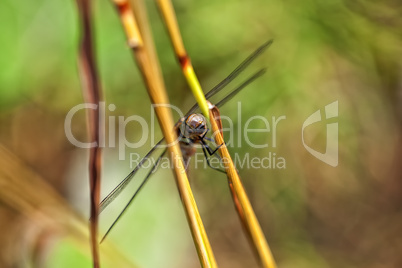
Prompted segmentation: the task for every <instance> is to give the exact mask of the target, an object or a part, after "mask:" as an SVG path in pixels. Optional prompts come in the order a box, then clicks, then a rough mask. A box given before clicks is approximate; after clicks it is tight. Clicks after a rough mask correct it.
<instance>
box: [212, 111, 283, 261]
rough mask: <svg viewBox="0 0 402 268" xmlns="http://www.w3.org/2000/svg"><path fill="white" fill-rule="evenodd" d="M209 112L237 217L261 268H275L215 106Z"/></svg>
mask: <svg viewBox="0 0 402 268" xmlns="http://www.w3.org/2000/svg"><path fill="white" fill-rule="evenodd" d="M209 112H210V118H211V121H210V122H211V126H212V130H213V138H214V140H215V142H216V144H222V145H221V146H220V147H219V153H220V155H221V157H222V162H223V164H224V166H225V171H226V174H227V177H228V180H229V186H230V187H231V190H232V195H233V199H234V203H235V205H236V209H237V211H238V213H239V216H240V218H241V220H242V221H243V224H244V226H245V228H246V229H247V232H248V234H249V235H250V236H251V240H252V242H253V245H254V246H255V249H256V251H257V253H258V255H259V258H260V261H261V263H262V265H263V267H265V268H276V264H275V260H274V258H273V256H272V253H271V250H270V249H269V246H268V243H267V241H266V239H265V236H264V233H263V232H262V230H261V226H260V224H259V222H258V220H257V217H256V216H255V213H254V211H253V208H252V207H251V204H250V201H249V199H248V196H247V193H246V191H245V189H244V187H243V184H242V182H241V180H240V177H239V174H238V173H237V170H236V167H235V166H234V163H233V160H232V158H231V156H230V154H229V151H228V149H227V147H226V144H225V141H224V140H223V136H222V123H221V121H220V118H219V110H218V108H217V107H216V106H214V105H212V104H209Z"/></svg>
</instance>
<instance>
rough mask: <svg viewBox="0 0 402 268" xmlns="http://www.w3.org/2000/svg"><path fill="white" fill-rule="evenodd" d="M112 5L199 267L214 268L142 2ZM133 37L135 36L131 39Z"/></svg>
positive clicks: (124, 2)
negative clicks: (162, 141) (164, 146)
mask: <svg viewBox="0 0 402 268" xmlns="http://www.w3.org/2000/svg"><path fill="white" fill-rule="evenodd" d="M114 3H115V4H116V7H117V9H118V11H119V13H120V17H121V20H122V24H123V26H124V29H125V31H126V35H127V38H128V41H129V42H128V44H129V45H130V47H131V48H132V50H133V53H134V57H135V59H136V62H137V65H138V67H139V69H140V71H141V74H142V76H143V79H144V82H145V84H146V86H147V90H148V94H149V96H150V98H151V101H152V103H154V104H156V106H155V107H154V108H155V112H156V114H157V117H158V121H159V124H160V126H161V128H162V132H163V134H164V136H165V138H166V142H167V143H168V144H169V145H170V146H169V147H168V150H169V153H170V157H171V161H172V163H173V167H174V174H175V178H176V183H177V186H178V190H179V193H180V197H181V199H182V203H183V206H184V208H185V212H186V216H187V220H188V222H189V225H190V229H191V233H192V236H193V240H194V243H195V246H196V249H197V253H198V256H199V258H200V262H201V265H202V267H217V265H216V262H215V258H214V255H213V252H212V249H211V246H210V244H209V241H208V238H207V235H206V232H205V229H204V225H203V223H202V220H201V217H200V214H199V212H198V208H197V205H196V203H195V200H194V196H193V194H192V191H191V188H190V184H189V182H188V178H187V174H186V172H185V167H184V163H183V160H182V156H181V151H180V148H179V146H178V143H177V137H176V133H175V132H174V131H173V126H174V122H173V117H172V114H171V110H170V108H169V107H168V105H169V100H168V97H167V94H166V90H165V86H164V82H163V79H162V75H161V71H160V67H159V63H158V60H157V57H156V53H155V48H154V47H153V40H152V36H151V34H150V30H149V26H148V22H147V21H148V20H147V17H146V10H145V6H144V3H143V2H142V1H133V7H134V8H133V11H134V13H133V12H132V9H131V8H130V4H129V2H128V1H127V0H123V1H120V0H114ZM136 21H138V26H139V27H138V26H137V25H131V24H136ZM132 29H139V32H138V33H136V31H132ZM136 34H139V35H138V36H135V35H136ZM133 40H135V42H133ZM139 40H141V41H139Z"/></svg>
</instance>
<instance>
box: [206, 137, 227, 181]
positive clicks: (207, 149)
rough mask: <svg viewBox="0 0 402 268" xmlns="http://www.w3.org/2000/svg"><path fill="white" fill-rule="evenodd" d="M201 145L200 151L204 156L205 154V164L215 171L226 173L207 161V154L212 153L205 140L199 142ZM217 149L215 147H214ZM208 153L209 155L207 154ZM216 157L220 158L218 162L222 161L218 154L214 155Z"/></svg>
mask: <svg viewBox="0 0 402 268" xmlns="http://www.w3.org/2000/svg"><path fill="white" fill-rule="evenodd" d="M201 145H202V146H201V147H202V151H203V153H204V156H205V160H206V161H207V164H208V166H209V167H210V168H212V169H215V170H217V171H219V172H222V173H225V174H226V171H224V170H222V169H219V168H216V167H214V166H212V165H211V162H210V161H209V156H212V155H213V154H214V153H212V154H211V148H209V146H208V145H207V144H206V143H205V142H201ZM218 148H219V147H218ZM216 150H217V149H216ZM216 150H215V151H214V152H216ZM208 154H209V156H208ZM216 156H217V157H218V158H219V160H220V162H221V163H222V159H221V158H220V157H219V156H218V155H216Z"/></svg>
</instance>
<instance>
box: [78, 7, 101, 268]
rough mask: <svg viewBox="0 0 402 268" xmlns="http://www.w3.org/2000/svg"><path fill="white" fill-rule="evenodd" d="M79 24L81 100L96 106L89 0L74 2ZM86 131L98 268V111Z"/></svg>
mask: <svg viewBox="0 0 402 268" xmlns="http://www.w3.org/2000/svg"><path fill="white" fill-rule="evenodd" d="M77 4H78V10H79V14H80V21H81V26H82V30H81V45H80V53H79V71H80V77H81V84H82V90H83V92H84V96H85V101H86V102H88V103H92V104H95V105H99V101H100V98H101V97H100V94H101V92H100V85H99V80H98V71H97V65H96V59H95V53H94V46H93V36H92V35H93V31H92V28H93V26H92V18H91V0H77ZM87 118H88V126H89V127H88V130H89V137H90V141H91V142H95V143H96V146H93V147H91V148H90V152H89V163H88V165H89V185H90V230H91V237H90V241H91V247H92V256H93V266H94V267H95V268H98V267H99V243H98V214H99V203H100V179H101V178H100V174H101V149H100V147H99V144H100V143H99V142H100V136H99V135H100V126H99V109H87Z"/></svg>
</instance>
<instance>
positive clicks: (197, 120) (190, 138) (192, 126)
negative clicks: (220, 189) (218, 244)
mask: <svg viewBox="0 0 402 268" xmlns="http://www.w3.org/2000/svg"><path fill="white" fill-rule="evenodd" d="M272 42H273V40H269V41H267V42H265V43H264V44H262V45H261V46H260V47H259V48H257V49H256V50H255V51H254V52H253V53H252V54H250V55H249V56H248V57H247V58H246V59H245V60H244V61H243V62H241V63H240V64H239V65H238V66H237V67H236V68H235V69H234V70H233V71H232V72H231V73H230V74H229V75H228V76H227V77H226V78H225V79H223V80H222V81H221V82H220V83H218V84H217V85H216V86H215V87H214V88H212V89H211V90H210V91H209V92H207V93H206V94H205V98H206V99H207V100H209V99H210V98H211V97H212V96H214V95H216V94H217V93H218V92H220V91H221V90H222V89H223V88H225V87H226V86H227V85H228V84H229V83H230V82H232V81H233V80H234V79H235V78H236V77H237V76H238V75H239V74H240V73H241V72H242V71H244V70H245V69H246V68H247V67H248V66H249V65H250V63H252V62H253V61H254V60H255V59H256V58H257V57H258V56H260V55H261V54H262V53H263V52H264V51H265V50H266V49H267V48H268V47H269V46H270V45H271V44H272ZM265 71H266V69H265V68H263V69H260V70H259V71H257V72H255V73H254V74H253V75H252V76H250V77H249V78H248V79H247V80H246V81H244V82H243V83H241V84H240V85H239V86H238V87H237V88H235V89H234V90H232V91H231V92H230V93H229V94H228V95H226V96H225V97H224V98H222V99H221V100H220V101H219V102H218V103H216V104H215V106H216V107H218V108H219V107H222V106H223V105H224V104H226V103H227V102H228V101H229V100H231V99H232V98H233V97H234V96H235V95H236V94H237V93H239V92H240V91H241V90H242V89H243V88H245V87H246V86H247V85H249V84H250V83H252V82H253V81H255V80H256V79H257V78H258V77H260V76H261V75H263V74H264V73H265ZM197 108H198V104H194V105H193V106H192V107H191V108H190V110H189V111H188V112H187V113H186V114H185V115H184V116H183V117H182V118H180V119H179V120H178V122H177V123H176V124H175V126H174V128H175V130H176V131H177V135H178V137H179V141H180V142H179V144H180V149H181V151H182V154H183V160H184V163H185V166H186V167H187V166H188V165H187V164H188V162H189V160H190V158H191V156H192V155H194V154H195V150H196V149H195V145H196V144H200V145H201V148H202V150H203V153H204V156H205V158H206V161H207V164H208V166H209V167H211V168H213V169H215V170H218V171H221V172H224V171H223V170H220V169H217V168H215V167H213V166H212V165H211V164H210V162H209V160H208V158H209V156H212V155H214V154H215V153H216V151H217V150H218V148H219V147H220V146H221V145H218V146H217V148H215V150H212V149H211V148H210V146H209V145H208V144H207V142H206V141H211V142H213V140H212V139H210V138H208V137H206V134H207V133H208V131H209V129H208V127H207V121H206V119H205V117H203V116H202V115H201V114H198V113H195V111H196V110H197ZM164 141H165V139H164V138H162V139H161V140H160V141H159V142H158V143H157V144H156V145H155V146H154V147H153V148H152V149H151V150H150V151H149V152H148V153H147V154H146V155H145V157H144V158H142V159H141V161H140V162H139V163H138V165H137V166H136V167H135V168H134V169H133V170H132V171H131V172H130V173H129V174H128V175H127V176H126V177H125V178H124V179H123V180H122V181H121V182H120V183H119V184H118V185H117V186H116V187H115V188H114V189H113V190H112V191H111V192H110V193H109V194H108V195H107V196H106V197H105V198H104V199H103V200H102V202H101V203H100V208H99V213H102V211H104V210H105V209H106V207H108V206H109V205H110V204H111V203H112V202H113V201H114V200H115V199H116V198H117V197H118V196H119V195H120V193H122V191H123V190H124V189H125V188H126V186H127V185H128V184H129V183H130V182H131V180H132V179H133V178H134V176H135V175H136V174H137V172H138V171H139V170H140V168H141V167H142V166H143V165H144V163H145V162H146V161H147V160H148V159H149V158H150V157H151V155H152V154H153V153H154V152H155V151H156V149H157V148H159V147H160V146H161V145H162V143H163V142H164ZM166 151H167V149H165V150H163V152H162V153H161V154H160V155H159V157H158V158H157V160H156V161H155V162H154V164H153V167H152V168H151V170H150V171H149V172H148V173H147V174H146V176H145V178H143V180H142V182H141V184H140V185H139V187H138V188H137V190H136V191H135V193H134V194H133V196H132V197H131V198H130V200H129V201H128V203H127V204H126V205H125V206H124V208H123V209H122V211H121V212H120V214H119V215H118V216H117V218H116V219H115V220H114V222H113V223H112V225H111V226H110V227H109V229H108V230H107V232H106V233H105V234H104V236H103V238H102V240H101V243H102V242H103V241H104V240H105V238H106V237H107V235H108V234H109V233H110V231H111V230H112V229H113V227H114V226H115V225H116V223H117V222H118V221H119V219H121V217H122V216H123V214H124V213H125V212H126V210H127V208H128V207H129V205H130V204H131V203H132V201H133V200H134V198H135V197H136V196H137V195H138V193H139V192H140V190H141V189H142V188H143V187H144V185H145V184H146V183H147V181H148V180H149V178H150V177H151V175H152V174H153V173H154V172H155V171H156V168H157V167H158V166H159V163H160V161H161V160H162V158H163V156H164V155H165V153H166ZM224 173H225V172H224Z"/></svg>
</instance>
